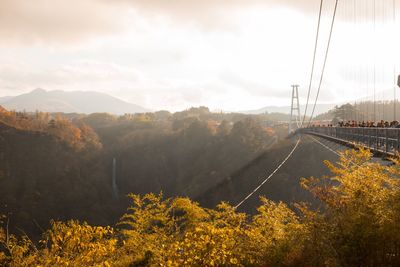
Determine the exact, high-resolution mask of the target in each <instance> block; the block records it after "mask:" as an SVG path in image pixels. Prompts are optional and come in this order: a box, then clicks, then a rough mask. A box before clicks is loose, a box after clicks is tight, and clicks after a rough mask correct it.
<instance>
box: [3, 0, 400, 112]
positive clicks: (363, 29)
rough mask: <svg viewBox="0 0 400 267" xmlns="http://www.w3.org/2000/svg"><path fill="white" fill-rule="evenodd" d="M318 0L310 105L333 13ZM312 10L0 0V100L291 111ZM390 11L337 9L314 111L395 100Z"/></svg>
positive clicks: (262, 3)
mask: <svg viewBox="0 0 400 267" xmlns="http://www.w3.org/2000/svg"><path fill="white" fill-rule="evenodd" d="M397 1H398V3H397ZM324 2H325V3H324V7H323V13H322V14H323V16H322V24H321V34H320V42H319V48H318V53H317V62H316V77H315V80H314V82H313V86H312V89H313V90H312V94H311V96H312V99H313V98H314V97H315V95H316V88H317V85H318V81H319V77H320V74H321V71H320V70H321V67H322V59H323V55H324V52H325V48H326V40H327V37H328V30H329V26H330V25H329V24H330V20H331V16H332V12H333V6H334V0H325V1H324ZM374 2H375V9H374V8H373V7H374ZM319 3H320V1H319V0H201V1H200V0H35V1H26V0H0V58H1V61H0V96H8V95H18V94H22V93H26V92H29V91H31V90H33V89H35V88H43V89H45V90H65V91H77V90H81V91H98V92H104V93H107V94H110V95H113V96H115V97H118V98H120V99H123V100H125V101H128V102H132V103H135V104H138V105H141V106H144V107H146V108H150V109H153V110H161V109H166V110H171V111H177V110H183V109H186V108H189V107H192V106H208V107H209V108H210V109H212V110H225V111H239V110H252V109H258V108H261V107H264V106H287V105H290V101H291V99H290V97H291V87H290V86H291V85H292V84H299V85H300V96H301V97H300V102H301V103H302V104H304V103H305V101H306V100H305V99H306V95H307V90H308V84H309V79H310V68H311V62H312V53H313V48H314V47H313V46H314V42H315V31H316V26H317V18H318V10H319ZM393 6H395V7H396V12H393V11H394V9H393ZM399 7H400V0H349V1H339V6H338V13H337V20H336V24H335V28H334V32H333V37H332V44H331V50H330V53H329V58H328V63H327V69H326V73H325V78H324V80H323V83H322V87H321V94H320V97H319V103H342V102H346V101H355V100H358V101H361V100H366V99H372V98H373V96H372V92H373V91H374V90H375V92H376V93H375V97H376V98H381V99H391V98H393V94H394V93H395V92H394V90H395V85H394V77H395V74H396V73H397V72H399V73H400V64H399V63H400V55H399V54H400V53H399V51H397V50H398V49H396V47H400V46H399V45H400V40H399V39H400V28H399V27H400V23H399V22H398V20H399V19H400V13H399V12H398V9H399ZM374 14H375V15H374ZM394 15H395V16H394ZM395 17H396V19H394V18H395ZM397 17H398V19H397ZM396 65H397V66H396ZM399 90H400V89H399ZM398 95H400V92H398Z"/></svg>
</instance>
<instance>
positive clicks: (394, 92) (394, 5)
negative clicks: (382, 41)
mask: <svg viewBox="0 0 400 267" xmlns="http://www.w3.org/2000/svg"><path fill="white" fill-rule="evenodd" d="M395 28H396V0H393V29H395ZM393 36H396V35H395V34H393ZM394 38H395V37H394ZM395 41H396V39H395ZM393 43H394V44H395V42H393ZM393 75H394V83H393V86H394V87H393V88H394V90H393V120H394V121H396V116H397V114H396V113H397V110H396V104H397V103H396V102H397V100H396V90H397V88H396V82H397V81H396V78H397V77H396V59H395V60H394V64H393Z"/></svg>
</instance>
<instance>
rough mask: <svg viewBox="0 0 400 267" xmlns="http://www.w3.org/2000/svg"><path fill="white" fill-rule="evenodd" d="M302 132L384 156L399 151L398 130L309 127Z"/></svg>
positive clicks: (399, 137)
mask: <svg viewBox="0 0 400 267" xmlns="http://www.w3.org/2000/svg"><path fill="white" fill-rule="evenodd" d="M302 131H303V132H306V133H311V134H315V135H319V136H322V137H330V138H332V139H336V140H338V141H344V142H348V143H354V144H358V145H362V146H364V147H367V148H370V149H372V150H375V151H378V152H383V153H386V154H395V153H397V152H398V151H399V150H400V129H399V128H369V127H309V128H305V129H302Z"/></svg>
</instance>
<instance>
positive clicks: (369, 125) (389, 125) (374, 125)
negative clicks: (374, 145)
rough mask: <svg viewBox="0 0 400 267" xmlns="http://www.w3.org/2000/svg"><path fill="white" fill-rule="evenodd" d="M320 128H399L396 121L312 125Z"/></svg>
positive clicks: (399, 124)
mask: <svg viewBox="0 0 400 267" xmlns="http://www.w3.org/2000/svg"><path fill="white" fill-rule="evenodd" d="M314 126H317V127H318V126H322V127H367V128H400V123H399V122H398V121H391V122H389V121H384V120H381V121H378V122H375V121H354V120H353V121H340V122H338V124H337V125H333V124H328V125H327V126H326V125H314Z"/></svg>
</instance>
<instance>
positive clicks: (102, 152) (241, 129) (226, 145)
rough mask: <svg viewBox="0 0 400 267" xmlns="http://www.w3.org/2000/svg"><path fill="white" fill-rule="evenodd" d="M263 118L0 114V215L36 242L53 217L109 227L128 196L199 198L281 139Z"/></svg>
mask: <svg viewBox="0 0 400 267" xmlns="http://www.w3.org/2000/svg"><path fill="white" fill-rule="evenodd" d="M267 116H268V115H262V116H246V115H243V114H220V113H211V112H209V110H208V109H207V108H197V109H196V108H194V109H190V110H187V111H184V112H178V113H174V114H171V113H169V112H156V113H146V114H136V115H124V116H114V115H110V114H91V115H88V116H86V115H80V114H49V113H42V112H36V113H33V114H28V113H16V112H10V111H7V110H4V109H3V110H2V111H1V112H0V148H1V149H0V157H1V162H0V170H1V172H0V191H1V194H0V202H1V203H2V205H1V207H0V213H2V214H6V215H8V216H9V218H10V229H11V230H12V231H13V232H16V233H19V230H18V229H22V230H23V231H25V232H26V233H29V234H32V235H33V236H35V237H38V236H39V235H40V234H41V232H42V229H44V228H46V227H48V223H49V221H50V220H51V219H55V220H67V219H80V220H86V221H88V222H90V223H95V224H101V225H105V224H113V223H115V222H116V221H117V220H118V218H119V216H120V215H121V214H123V212H124V210H125V208H126V206H127V205H128V198H127V197H126V195H127V194H129V193H136V194H145V193H151V192H161V191H162V192H163V194H164V195H165V196H168V197H169V196H188V197H192V198H195V197H198V196H200V195H202V194H204V193H205V192H207V191H209V190H211V189H212V188H213V187H215V186H217V185H218V184H219V183H221V182H223V181H224V180H225V179H226V178H227V177H229V176H230V175H231V174H232V173H235V172H237V171H239V170H240V169H242V168H243V166H246V165H248V164H250V163H251V162H252V161H253V160H254V159H256V158H257V157H259V156H260V155H261V154H263V153H265V151H267V150H268V149H270V148H272V147H273V146H274V145H276V144H277V142H279V140H282V139H283V132H284V131H285V129H284V128H272V127H270V126H268V125H269V124H273V122H274V121H273V120H272V121H270V120H268V117H267ZM113 158H115V159H116V178H117V186H118V191H119V195H118V197H117V198H115V196H114V195H113V192H112V173H113V171H112V161H113ZM224 197H225V196H221V198H220V199H218V197H216V198H214V199H218V201H220V200H223V199H224Z"/></svg>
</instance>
